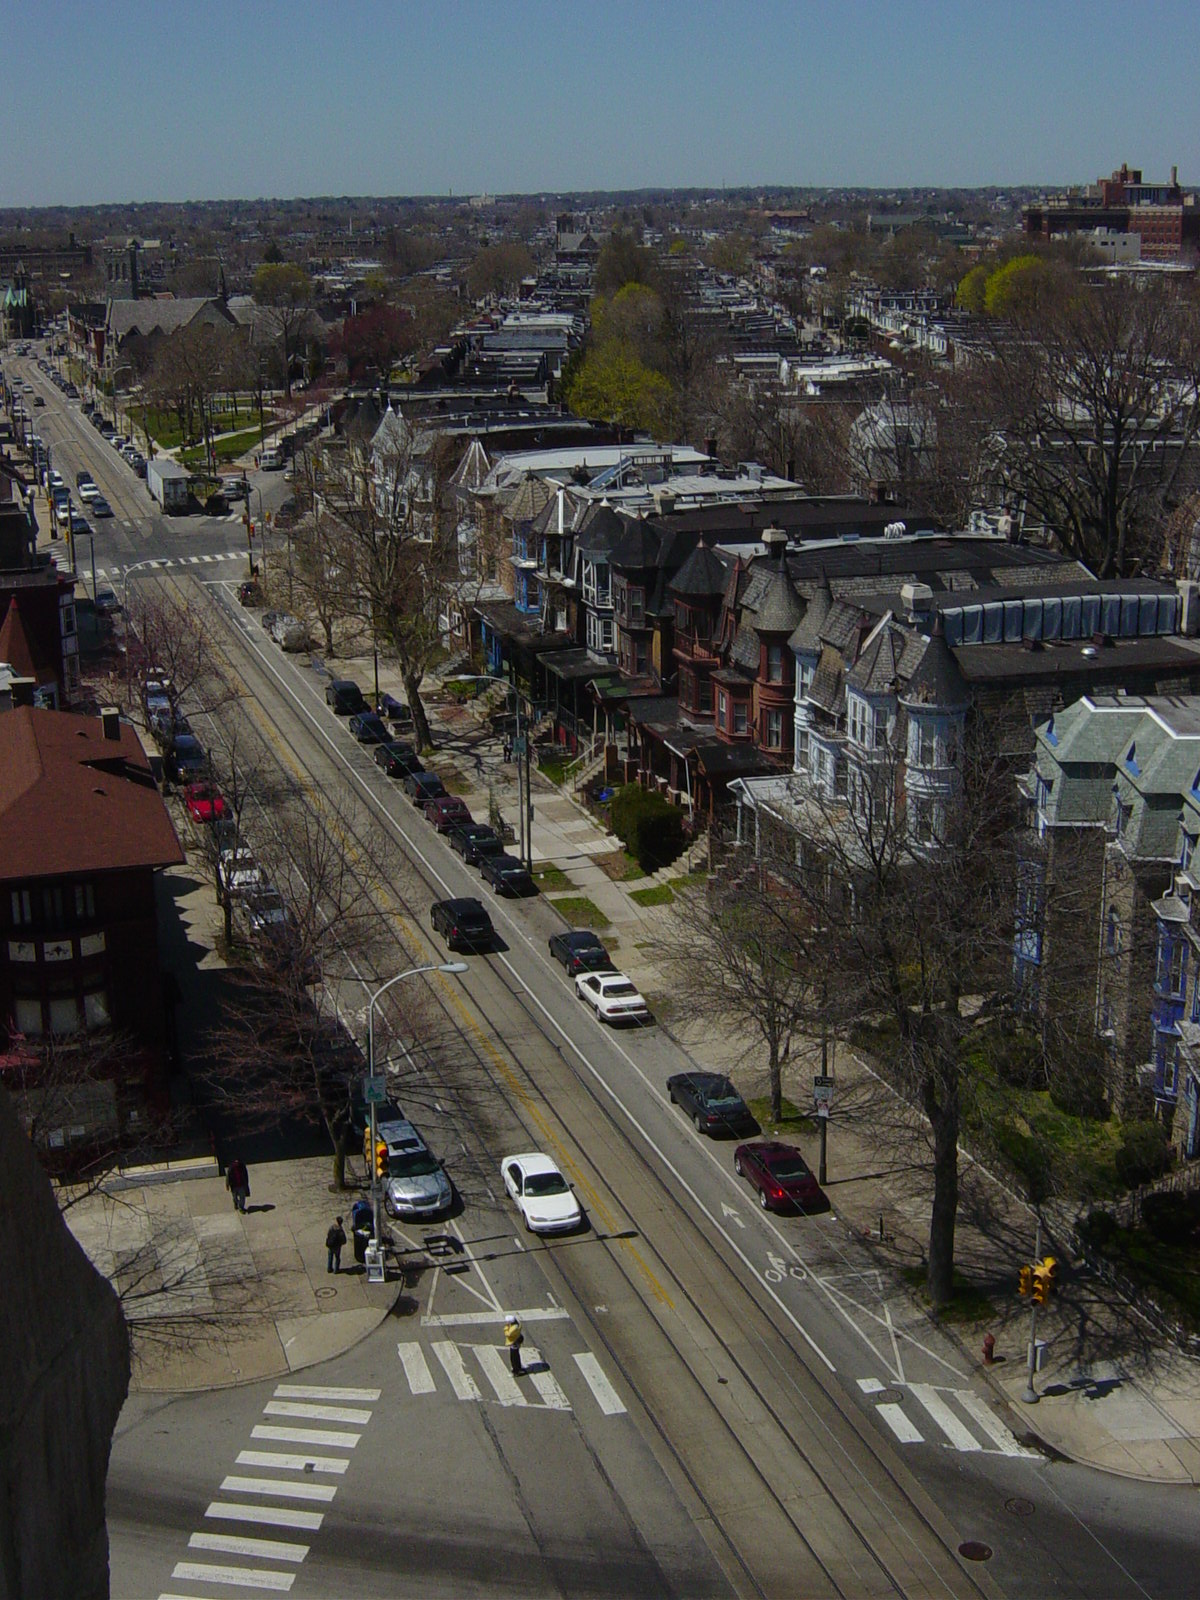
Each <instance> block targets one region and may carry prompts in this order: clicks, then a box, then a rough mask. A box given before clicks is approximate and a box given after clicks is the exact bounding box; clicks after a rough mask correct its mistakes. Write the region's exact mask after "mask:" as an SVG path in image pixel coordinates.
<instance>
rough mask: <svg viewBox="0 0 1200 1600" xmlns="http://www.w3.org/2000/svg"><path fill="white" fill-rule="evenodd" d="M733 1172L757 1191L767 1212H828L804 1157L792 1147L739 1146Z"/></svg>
mask: <svg viewBox="0 0 1200 1600" xmlns="http://www.w3.org/2000/svg"><path fill="white" fill-rule="evenodd" d="M733 1170H734V1171H735V1172H736V1173H737V1174H738V1176H739V1177H742V1178H745V1179H747V1180H748V1182H749V1183H751V1184H752V1185H753V1187H754V1188H756V1189H757V1190H758V1203H759V1205H760V1206H761V1207H762V1208H763V1210H764V1211H825V1210H827V1209H828V1206H829V1201H828V1200H827V1199H826V1198H825V1195H824V1192H823V1190H822V1189H821V1186H820V1184H819V1183H818V1182H817V1180H816V1178H814V1177H813V1175H812V1171H811V1169H810V1168H809V1165H808V1163H807V1162H806V1161H805V1159H804V1157H803V1156H802V1155H801V1154H800V1152H799V1150H797V1149H796V1148H795V1147H794V1146H793V1145H790V1144H780V1143H779V1142H778V1141H777V1140H775V1139H764V1140H763V1141H762V1143H761V1144H740V1145H738V1147H737V1149H736V1150H735V1151H734V1152H733Z"/></svg>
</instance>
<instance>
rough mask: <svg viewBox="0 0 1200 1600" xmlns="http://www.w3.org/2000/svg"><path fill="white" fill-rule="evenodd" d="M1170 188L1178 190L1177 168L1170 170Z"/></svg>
mask: <svg viewBox="0 0 1200 1600" xmlns="http://www.w3.org/2000/svg"><path fill="white" fill-rule="evenodd" d="M1171 187H1172V189H1178V187H1179V168H1178V167H1172V168H1171Z"/></svg>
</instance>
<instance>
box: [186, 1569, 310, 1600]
mask: <svg viewBox="0 0 1200 1600" xmlns="http://www.w3.org/2000/svg"><path fill="white" fill-rule="evenodd" d="M171 1576H172V1577H173V1578H183V1579H185V1580H186V1581H188V1582H191V1583H229V1584H233V1585H234V1586H235V1587H237V1588H239V1589H269V1590H271V1592H272V1593H273V1594H287V1592H288V1590H289V1589H290V1588H291V1587H292V1585H293V1584H294V1583H295V1581H296V1574H295V1573H294V1572H277V1571H273V1570H272V1569H271V1568H269V1567H218V1566H215V1565H213V1563H211V1562H208V1561H180V1562H177V1563H176V1566H175V1570H174V1571H173V1572H172V1574H171ZM159 1600H194V1596H190V1595H160V1596H159Z"/></svg>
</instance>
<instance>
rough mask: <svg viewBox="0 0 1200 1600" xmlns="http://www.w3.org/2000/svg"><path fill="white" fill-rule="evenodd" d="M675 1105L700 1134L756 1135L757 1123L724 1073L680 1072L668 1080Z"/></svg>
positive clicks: (669, 1090)
mask: <svg viewBox="0 0 1200 1600" xmlns="http://www.w3.org/2000/svg"><path fill="white" fill-rule="evenodd" d="M667 1093H668V1095H669V1096H670V1098H671V1104H672V1105H673V1106H681V1107H682V1108H683V1110H684V1112H685V1113H686V1114H687V1115H688V1116H689V1117H691V1119H692V1121H693V1122H694V1123H695V1124H696V1132H697V1133H708V1134H717V1133H757V1132H758V1123H757V1122H755V1120H754V1118H753V1116H752V1115H751V1113H750V1108H749V1106H748V1105H747V1104H746V1102H745V1101H744V1100H743V1099H742V1097H741V1095H740V1094H739V1093H738V1092H737V1090H736V1089H735V1088H734V1087H733V1084H732V1083H730V1081H729V1079H728V1078H727V1077H725V1075H724V1073H721V1072H677V1073H676V1074H675V1076H674V1077H673V1078H668V1079H667Z"/></svg>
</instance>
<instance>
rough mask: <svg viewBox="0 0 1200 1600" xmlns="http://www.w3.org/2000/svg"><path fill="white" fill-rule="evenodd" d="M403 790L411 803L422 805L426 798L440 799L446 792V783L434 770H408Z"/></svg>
mask: <svg viewBox="0 0 1200 1600" xmlns="http://www.w3.org/2000/svg"><path fill="white" fill-rule="evenodd" d="M404 792H405V794H407V795H408V796H409V797H410V798H411V800H412V803H413V805H415V806H423V805H424V804H425V802H426V800H440V799H442V797H443V796H444V795H445V794H446V785H445V784H444V783H443V782H442V780H441V779H440V778H439V777H438V775H437V773H436V772H424V771H422V772H410V773H409V774H408V776H407V777H406V778H405V780H404Z"/></svg>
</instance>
